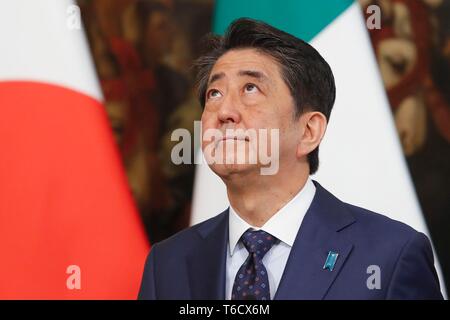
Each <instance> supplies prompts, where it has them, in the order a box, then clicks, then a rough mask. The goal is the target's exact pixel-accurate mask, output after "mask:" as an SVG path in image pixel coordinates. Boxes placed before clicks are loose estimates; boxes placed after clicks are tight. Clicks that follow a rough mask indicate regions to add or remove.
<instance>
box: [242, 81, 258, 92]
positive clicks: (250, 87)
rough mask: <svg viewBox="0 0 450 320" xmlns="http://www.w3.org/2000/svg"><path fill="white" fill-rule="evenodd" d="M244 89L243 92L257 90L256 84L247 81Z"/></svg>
mask: <svg viewBox="0 0 450 320" xmlns="http://www.w3.org/2000/svg"><path fill="white" fill-rule="evenodd" d="M244 89H245V92H249V93H252V92H256V91H257V90H258V87H257V86H256V85H254V84H253V83H247V84H246V85H245V88H244Z"/></svg>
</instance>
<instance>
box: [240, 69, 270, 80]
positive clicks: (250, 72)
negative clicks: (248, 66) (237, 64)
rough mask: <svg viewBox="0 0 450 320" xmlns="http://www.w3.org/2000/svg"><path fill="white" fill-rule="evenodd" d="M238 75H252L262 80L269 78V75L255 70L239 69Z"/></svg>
mask: <svg viewBox="0 0 450 320" xmlns="http://www.w3.org/2000/svg"><path fill="white" fill-rule="evenodd" d="M238 75H239V76H247V77H252V78H255V79H258V80H259V81H262V82H267V81H268V80H269V77H267V76H266V75H265V74H264V73H263V72H261V71H256V70H241V71H239V72H238Z"/></svg>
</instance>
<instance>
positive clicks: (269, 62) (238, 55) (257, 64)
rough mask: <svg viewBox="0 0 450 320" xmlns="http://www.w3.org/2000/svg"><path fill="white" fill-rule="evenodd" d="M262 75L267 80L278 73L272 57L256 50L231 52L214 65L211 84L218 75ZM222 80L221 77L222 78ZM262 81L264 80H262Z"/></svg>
mask: <svg viewBox="0 0 450 320" xmlns="http://www.w3.org/2000/svg"><path fill="white" fill-rule="evenodd" d="M247 71H250V72H254V73H261V74H262V75H263V76H264V77H266V78H272V77H274V76H275V73H277V72H278V64H277V62H276V61H275V59H274V58H272V57H271V56H269V55H267V54H264V53H261V52H258V51H257V50H256V49H238V50H231V51H228V52H227V53H225V54H224V55H223V56H221V57H220V58H219V59H218V60H217V62H216V63H215V64H214V66H213V68H212V70H211V74H210V78H209V82H211V80H215V79H213V78H218V77H217V75H218V74H221V75H226V76H243V75H251V74H250V73H249V72H247ZM220 78H221V77H220ZM261 80H264V79H263V78H261Z"/></svg>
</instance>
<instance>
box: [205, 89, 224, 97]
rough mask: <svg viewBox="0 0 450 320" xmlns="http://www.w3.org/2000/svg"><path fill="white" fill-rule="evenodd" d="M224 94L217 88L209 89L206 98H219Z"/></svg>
mask: <svg viewBox="0 0 450 320" xmlns="http://www.w3.org/2000/svg"><path fill="white" fill-rule="evenodd" d="M221 95H222V94H221V93H220V91H219V90H216V89H211V90H209V91H208V93H207V94H206V98H207V99H210V98H219V97H220V96H221Z"/></svg>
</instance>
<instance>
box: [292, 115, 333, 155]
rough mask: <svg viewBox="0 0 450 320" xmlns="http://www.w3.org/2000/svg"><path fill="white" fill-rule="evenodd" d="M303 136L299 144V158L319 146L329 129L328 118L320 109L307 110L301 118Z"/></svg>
mask: <svg viewBox="0 0 450 320" xmlns="http://www.w3.org/2000/svg"><path fill="white" fill-rule="evenodd" d="M298 121H300V127H301V128H302V130H301V135H302V136H301V137H300V143H299V144H298V146H297V158H301V157H304V156H306V155H307V154H308V153H310V152H311V151H313V150H314V149H316V148H317V146H318V145H319V144H320V142H321V141H322V138H323V136H324V134H325V131H326V129H327V118H326V117H325V115H324V114H323V113H321V112H318V111H312V112H305V113H303V114H302V115H301V116H300V118H299V119H298Z"/></svg>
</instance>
